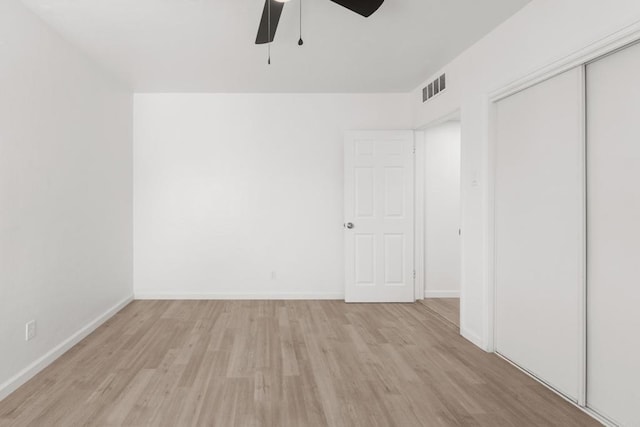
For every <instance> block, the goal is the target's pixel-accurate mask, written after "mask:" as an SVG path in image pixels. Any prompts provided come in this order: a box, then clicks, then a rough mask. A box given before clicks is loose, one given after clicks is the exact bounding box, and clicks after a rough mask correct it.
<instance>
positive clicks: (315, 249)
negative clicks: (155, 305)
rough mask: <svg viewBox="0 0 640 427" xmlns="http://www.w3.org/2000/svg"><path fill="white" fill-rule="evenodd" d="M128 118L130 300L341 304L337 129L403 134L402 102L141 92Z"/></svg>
mask: <svg viewBox="0 0 640 427" xmlns="http://www.w3.org/2000/svg"><path fill="white" fill-rule="evenodd" d="M134 110H135V119H134V123H135V125H134V127H135V132H134V133H135V137H134V200H135V201H134V247H135V249H134V259H135V269H134V270H135V274H134V277H135V279H134V283H135V285H134V287H135V294H136V296H137V297H194V298H197V297H215V298H224V297H240V298H242V297H254V298H262V297H271V298H296V297H297V298H303V297H304V298H342V297H343V295H344V262H343V229H342V223H343V197H342V193H343V131H345V130H350V129H407V128H410V127H411V110H410V104H409V97H408V95H328V94H327V95H317V94H316V95H309V94H296V95H276V94H272V95H252V94H191V95H188V94H165V95H162V94H148V95H144V94H138V95H136V96H135V107H134ZM272 272H275V277H273V276H272Z"/></svg>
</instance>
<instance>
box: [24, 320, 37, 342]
mask: <svg viewBox="0 0 640 427" xmlns="http://www.w3.org/2000/svg"><path fill="white" fill-rule="evenodd" d="M35 337H36V321H35V320H32V321H30V322H27V325H26V334H25V337H24V339H25V340H26V341H31V340H32V339H34V338H35Z"/></svg>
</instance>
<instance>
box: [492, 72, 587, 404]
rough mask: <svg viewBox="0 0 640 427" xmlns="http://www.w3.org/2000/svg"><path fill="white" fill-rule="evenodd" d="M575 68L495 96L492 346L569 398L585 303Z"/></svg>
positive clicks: (579, 82) (579, 81) (574, 392)
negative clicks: (527, 86) (533, 84)
mask: <svg viewBox="0 0 640 427" xmlns="http://www.w3.org/2000/svg"><path fill="white" fill-rule="evenodd" d="M582 99H583V78H582V70H581V69H575V70H571V71H568V72H566V73H564V74H562V75H560V76H557V77H554V78H552V79H550V80H547V81H545V82H542V83H540V84H538V85H535V86H534V87H531V88H528V89H526V90H524V91H522V92H519V93H517V94H515V95H512V96H510V97H508V98H506V99H504V100H502V101H499V102H498V103H497V105H496V115H497V116H496V121H497V122H496V125H497V128H496V147H495V151H496V153H495V162H496V172H495V280H496V297H495V298H496V348H497V351H498V352H499V353H500V354H502V355H503V356H505V357H507V358H508V359H510V360H511V361H513V362H514V363H516V364H518V365H519V366H521V367H522V368H524V369H526V370H528V371H529V372H531V373H533V374H534V375H535V376H537V377H538V378H540V379H542V380H543V381H545V382H546V383H547V384H550V385H551V386H552V387H554V388H555V389H557V390H558V391H560V392H561V393H563V394H564V395H566V396H567V397H569V398H571V399H572V400H574V401H577V400H578V399H579V397H580V395H581V387H582V385H581V381H582V378H583V375H582V373H583V368H582V367H581V364H580V362H579V361H580V360H581V355H583V354H584V345H583V339H582V337H583V325H584V321H583V314H582V313H583V308H584V299H583V291H584V267H583V263H584V242H583V240H584V219H583V218H584V155H583V152H584V139H583V134H582V129H583V105H582Z"/></svg>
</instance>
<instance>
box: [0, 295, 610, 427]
mask: <svg viewBox="0 0 640 427" xmlns="http://www.w3.org/2000/svg"><path fill="white" fill-rule="evenodd" d="M457 310H458V307H457V305H456V303H455V301H449V302H448V301H442V300H441V301H438V302H436V303H435V304H433V303H427V304H424V305H423V304H422V303H419V304H361V305H359V304H355V305H347V304H344V303H343V302H340V301H134V302H133V303H131V304H129V305H128V306H127V307H125V308H124V309H123V310H121V311H120V312H119V313H118V314H117V315H116V316H114V317H113V318H112V319H110V320H109V321H108V322H106V323H105V324H104V325H103V326H102V327H100V328H99V329H98V330H96V331H95V332H94V333H93V334H91V335H90V336H89V337H87V338H86V339H85V340H83V341H82V342H81V343H79V344H78V345H77V346H75V347H74V348H73V349H71V350H70V351H69V352H67V353H66V354H65V355H63V356H62V357H61V358H59V359H58V360H57V361H55V362H54V363H53V364H51V365H50V366H49V367H48V368H46V369H45V370H43V371H42V372H41V373H40V374H38V375H37V376H35V377H34V378H33V379H32V380H31V381H29V382H28V383H27V384H25V385H24V386H23V387H21V388H20V389H18V390H17V391H16V392H14V393H13V394H12V395H10V396H8V397H7V398H6V399H5V400H3V401H2V402H0V426H50V425H61V426H120V425H122V426H126V425H131V426H140V425H153V426H224V427H227V426H254V427H262V426H278V427H279V426H292V427H293V426H296V427H297V426H363V427H370V426H403V427H404V426H447V427H448V426H491V427H499V426H591V425H598V423H596V422H595V421H594V420H593V419H591V418H589V417H588V416H587V415H585V414H584V413H582V412H581V411H579V410H578V409H576V408H574V407H573V406H571V405H570V404H568V403H567V402H565V401H564V400H562V399H561V398H559V397H558V396H556V395H555V394H554V393H552V392H551V391H549V390H547V389H546V388H545V387H543V386H542V385H540V384H538V383H537V382H535V381H534V380H533V379H531V378H530V377H528V376H526V375H524V374H522V373H521V372H520V371H518V370H517V369H516V368H514V367H513V366H511V365H510V364H508V363H506V362H505V361H503V360H502V359H500V358H498V357H497V356H495V355H492V354H487V353H485V352H483V351H482V350H480V349H478V348H477V347H475V346H474V345H472V344H471V343H469V342H467V341H466V340H465V339H464V338H462V337H461V336H460V335H459V332H458V328H457V326H456V324H455V323H452V322H453V321H454V320H456V319H457V318H458V313H457Z"/></svg>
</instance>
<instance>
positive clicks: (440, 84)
mask: <svg viewBox="0 0 640 427" xmlns="http://www.w3.org/2000/svg"><path fill="white" fill-rule="evenodd" d="M446 88H447V78H446V76H445V74H443V75H441V76H440V77H438V78H437V79H435V80H434V81H432V82H431V83H429V84H428V85H427V86H425V87H423V88H422V102H427V101H428V100H430V99H431V98H433V97H434V96H436V95H438V94H439V93H441V92H443V91H444V90H445V89H446Z"/></svg>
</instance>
